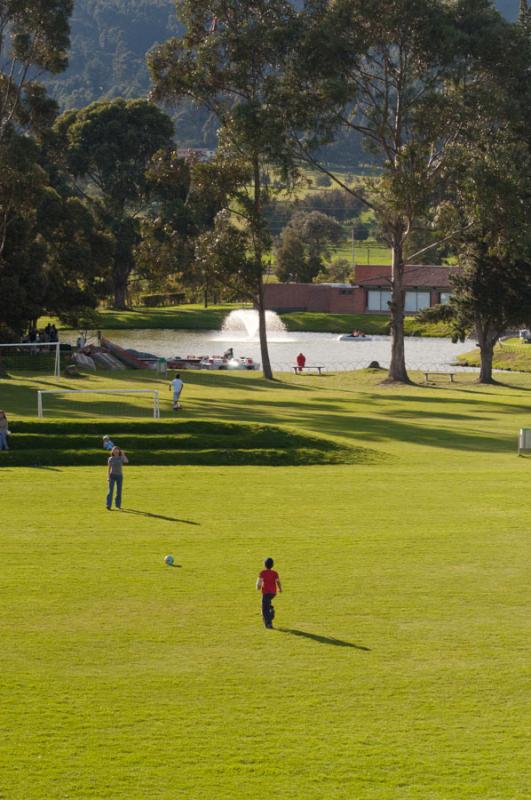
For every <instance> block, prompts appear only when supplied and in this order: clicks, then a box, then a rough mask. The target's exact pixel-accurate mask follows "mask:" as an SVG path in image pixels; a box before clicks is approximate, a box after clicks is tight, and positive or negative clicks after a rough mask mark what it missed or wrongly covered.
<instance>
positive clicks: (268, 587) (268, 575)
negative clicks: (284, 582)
mask: <svg viewBox="0 0 531 800" xmlns="http://www.w3.org/2000/svg"><path fill="white" fill-rule="evenodd" d="M274 563H275V562H274V561H273V559H272V558H266V560H265V561H264V566H265V569H263V570H262V572H261V573H260V575H259V576H258V580H257V581H256V588H257V589H258V590H259V591H260V589H261V590H262V616H263V618H264V625H265V626H266V628H272V627H273V620H274V618H275V609H274V608H273V606H272V602H273V599H274V598H275V597H276V594H277V588H278V591H279V592H281V591H282V586H281V585H280V577H279V574H278V572H275V570H274V569H273V565H274Z"/></svg>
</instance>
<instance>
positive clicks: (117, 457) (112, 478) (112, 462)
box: [106, 447, 129, 511]
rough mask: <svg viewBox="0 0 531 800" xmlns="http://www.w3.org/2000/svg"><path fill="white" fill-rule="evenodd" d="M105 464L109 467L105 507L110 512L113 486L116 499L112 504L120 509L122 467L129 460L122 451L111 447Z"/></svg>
mask: <svg viewBox="0 0 531 800" xmlns="http://www.w3.org/2000/svg"><path fill="white" fill-rule="evenodd" d="M107 463H108V465H109V493H108V495H107V503H106V505H107V511H110V510H111V507H112V496H113V492H114V487H115V486H116V499H115V501H114V504H115V506H116V508H121V507H122V484H123V479H124V475H123V470H122V467H123V465H124V464H128V463H129V459H128V458H127V456H126V454H125V453H124V451H123V450H120V448H119V447H113V449H112V450H111V455H110V456H109V460H108V461H107Z"/></svg>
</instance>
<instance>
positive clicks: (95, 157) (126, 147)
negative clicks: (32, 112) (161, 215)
mask: <svg viewBox="0 0 531 800" xmlns="http://www.w3.org/2000/svg"><path fill="white" fill-rule="evenodd" d="M55 133H56V136H57V137H58V139H59V141H60V143H61V145H62V147H63V149H64V156H65V160H66V163H67V165H68V168H69V170H70V171H71V173H72V174H73V175H74V177H75V178H80V179H82V180H83V181H84V182H85V183H86V184H87V186H88V188H87V190H86V194H88V195H89V196H90V198H91V202H92V207H93V209H94V211H95V213H97V215H98V217H99V220H100V224H101V226H102V228H103V229H104V230H105V231H106V233H107V235H108V236H109V237H111V239H112V242H113V247H114V252H113V261H112V268H111V280H112V287H113V292H114V302H115V305H116V306H117V307H118V308H125V306H126V301H127V287H128V280H129V276H130V274H131V272H132V270H133V268H134V265H135V258H134V248H135V246H136V245H137V244H139V242H140V224H139V221H138V213H139V210H140V209H141V208H142V206H143V204H145V203H146V201H147V198H148V193H149V186H150V183H149V180H150V179H149V176H148V174H147V170H148V166H149V165H150V161H151V159H152V158H153V156H154V155H155V154H156V153H157V152H158V151H159V150H168V149H169V148H170V147H171V145H172V136H173V123H172V122H171V120H170V119H169V117H167V116H166V115H165V114H164V113H163V112H162V111H160V110H159V109H158V108H156V106H154V105H153V104H151V103H148V102H147V101H145V100H131V101H125V100H122V99H119V100H115V101H113V102H112V103H108V102H101V103H93V104H92V105H90V106H88V107H87V108H85V109H82V110H80V111H69V112H66V113H65V114H63V115H62V116H61V117H60V118H59V119H58V120H57V123H56V125H55Z"/></svg>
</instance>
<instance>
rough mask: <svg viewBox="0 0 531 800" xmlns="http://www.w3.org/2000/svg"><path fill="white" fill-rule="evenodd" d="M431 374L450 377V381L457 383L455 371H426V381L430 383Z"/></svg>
mask: <svg viewBox="0 0 531 800" xmlns="http://www.w3.org/2000/svg"><path fill="white" fill-rule="evenodd" d="M430 375H443V376H446V377H448V378H450V383H455V381H454V377H455V372H425V373H424V383H429V378H430Z"/></svg>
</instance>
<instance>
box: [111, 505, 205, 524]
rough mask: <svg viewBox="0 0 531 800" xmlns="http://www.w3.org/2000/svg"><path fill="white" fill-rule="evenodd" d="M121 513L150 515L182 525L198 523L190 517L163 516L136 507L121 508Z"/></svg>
mask: <svg viewBox="0 0 531 800" xmlns="http://www.w3.org/2000/svg"><path fill="white" fill-rule="evenodd" d="M122 514H138V515H139V516H141V517H151V518H153V519H163V520H165V521H166V522H181V523H182V524H183V525H199V524H200V523H199V522H194V521H193V520H191V519H180V518H179V517H165V516H164V515H163V514H152V513H151V512H150V511H139V510H138V509H136V508H122Z"/></svg>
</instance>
